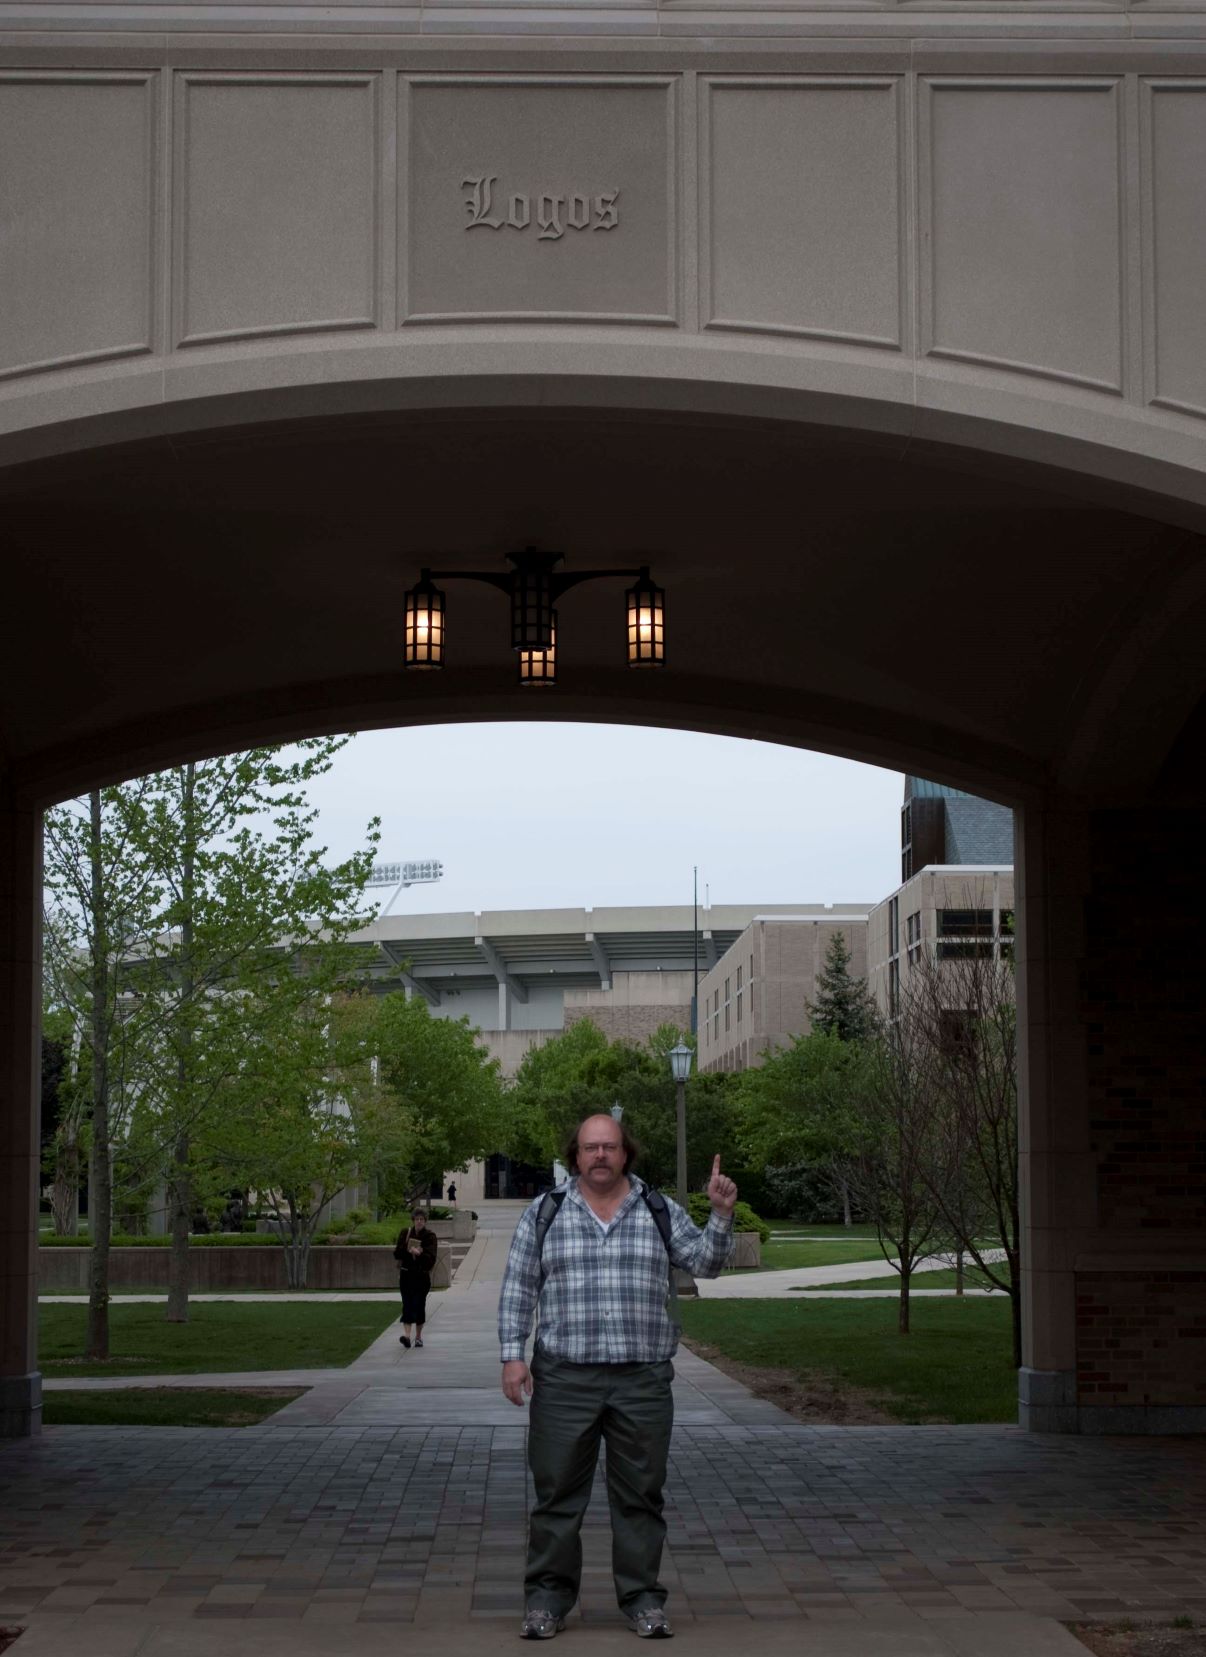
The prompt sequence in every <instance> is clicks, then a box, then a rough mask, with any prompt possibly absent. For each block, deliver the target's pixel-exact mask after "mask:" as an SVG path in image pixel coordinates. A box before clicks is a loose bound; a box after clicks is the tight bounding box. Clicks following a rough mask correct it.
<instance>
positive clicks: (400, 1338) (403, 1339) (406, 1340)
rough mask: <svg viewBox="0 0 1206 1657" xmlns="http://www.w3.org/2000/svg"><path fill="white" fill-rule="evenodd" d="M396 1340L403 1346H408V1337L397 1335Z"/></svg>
mask: <svg viewBox="0 0 1206 1657" xmlns="http://www.w3.org/2000/svg"><path fill="white" fill-rule="evenodd" d="M398 1339H399V1340H400V1341H401V1342H402V1345H403V1346H409V1345H410V1336H409V1335H399V1336H398Z"/></svg>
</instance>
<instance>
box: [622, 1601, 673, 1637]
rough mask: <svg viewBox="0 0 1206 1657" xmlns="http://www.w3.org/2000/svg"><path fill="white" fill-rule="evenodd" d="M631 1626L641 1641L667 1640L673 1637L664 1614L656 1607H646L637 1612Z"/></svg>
mask: <svg viewBox="0 0 1206 1657" xmlns="http://www.w3.org/2000/svg"><path fill="white" fill-rule="evenodd" d="M632 1626H633V1629H634V1630H635V1632H636V1633H637V1634H639V1635H640V1637H641V1639H642V1640H669V1639H672V1638H673V1636H674V1630H673V1629H672V1628H671V1626H670V1623H669V1621H668V1620H667V1617H666V1613H665V1612H664V1611H663V1610H662V1609H661V1607H660V1606H658V1605H647V1606H646V1607H645V1609H644V1610H643V1611H638V1612H637V1613H636V1614H635V1616H634V1617H633V1619H632Z"/></svg>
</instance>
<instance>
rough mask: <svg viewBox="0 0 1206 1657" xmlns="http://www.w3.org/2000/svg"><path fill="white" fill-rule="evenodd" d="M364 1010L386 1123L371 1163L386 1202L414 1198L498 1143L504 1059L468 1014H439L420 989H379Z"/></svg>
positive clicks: (376, 1096)
mask: <svg viewBox="0 0 1206 1657" xmlns="http://www.w3.org/2000/svg"><path fill="white" fill-rule="evenodd" d="M362 1010H364V1011H365V1012H366V1016H365V1019H364V1022H363V1026H362V1032H361V1039H362V1040H363V1042H364V1045H365V1048H366V1050H367V1051H369V1052H371V1053H372V1054H373V1056H374V1058H375V1060H376V1066H375V1069H376V1083H375V1088H374V1090H373V1096H372V1104H373V1107H374V1108H375V1110H376V1112H377V1115H378V1120H379V1124H380V1126H379V1130H378V1133H377V1138H376V1146H377V1149H376V1151H375V1153H374V1157H373V1161H372V1163H371V1167H372V1171H373V1173H374V1176H375V1178H376V1180H377V1183H378V1190H379V1196H380V1197H381V1198H382V1199H383V1202H384V1206H386V1207H391V1206H394V1203H395V1202H397V1200H398V1199H399V1198H400V1199H401V1201H402V1203H405V1204H410V1203H413V1202H414V1201H416V1200H417V1199H418V1198H419V1197H420V1196H421V1195H425V1194H426V1192H427V1191H428V1189H429V1188H430V1187H431V1186H432V1185H433V1184H435V1183H436V1182H437V1181H439V1180H441V1179H442V1178H443V1176H444V1175H445V1174H446V1173H447V1172H449V1171H450V1170H453V1169H455V1170H458V1171H459V1170H461V1169H463V1168H465V1167H466V1166H467V1165H468V1163H469V1162H470V1161H472V1160H473V1159H475V1158H477V1157H486V1156H489V1155H490V1154H491V1152H493V1151H495V1150H497V1148H498V1146H499V1143H500V1142H501V1140H502V1138H503V1134H504V1115H505V1112H504V1106H503V1090H502V1084H501V1082H500V1080H499V1074H498V1061H497V1060H496V1059H492V1058H491V1057H490V1055H489V1054H488V1053H487V1052H486V1050H485V1048H484V1047H480V1046H479V1045H478V1043H477V1039H476V1035H475V1032H474V1030H473V1029H472V1027H471V1026H470V1024H469V1021H468V1019H465V1018H433V1017H432V1015H431V1013H430V1011H429V1009H428V1006H427V1003H426V1002H425V1001H423V1000H421V999H420V998H419V997H418V996H415V997H413V998H412V999H410V1000H408V999H407V998H406V996H404V995H402V994H398V993H395V994H392V995H386V996H381V997H376V998H372V999H371V1000H367V1001H366V1004H365V1007H364V1008H363V1009H362ZM390 1197H392V1198H393V1199H394V1201H393V1202H391V1201H390V1200H388V1199H389V1198H390Z"/></svg>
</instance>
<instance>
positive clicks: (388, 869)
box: [365, 857, 444, 920]
mask: <svg viewBox="0 0 1206 1657" xmlns="http://www.w3.org/2000/svg"><path fill="white" fill-rule="evenodd" d="M443 878H444V865H443V864H442V863H441V862H440V861H439V859H438V858H435V857H424V858H416V859H414V860H412V861H411V862H409V863H374V864H373V868H372V872H371V873H370V875H369V877H368V879H367V881H365V887H366V889H368V890H373V889H377V888H380V887H383V886H392V887H393V892H392V893H391V894H390V900H389V902H388V903H387V904H386V905H385V908H384V909H382V911H381V915H388V914H389V912H390V910H391V908H392V907H393V904H394V900H395V898H396V897H397V896H398V893H399V892H400V891H402V889H403V887H406V886H430V885H432V884H433V883H434V882H435V881H437V880H443ZM381 915H378V917H377V919H378V920H380V919H381Z"/></svg>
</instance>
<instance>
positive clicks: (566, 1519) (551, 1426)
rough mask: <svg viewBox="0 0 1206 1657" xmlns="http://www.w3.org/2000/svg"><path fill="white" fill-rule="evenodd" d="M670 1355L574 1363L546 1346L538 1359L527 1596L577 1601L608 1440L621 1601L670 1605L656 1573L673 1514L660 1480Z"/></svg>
mask: <svg viewBox="0 0 1206 1657" xmlns="http://www.w3.org/2000/svg"><path fill="white" fill-rule="evenodd" d="M673 1378H674V1366H673V1364H671V1363H670V1361H669V1360H668V1359H667V1360H666V1361H664V1362H662V1363H652V1364H571V1363H566V1362H564V1361H563V1360H562V1359H560V1358H551V1357H549V1355H548V1354H547V1353H544V1352H537V1354H536V1356H535V1357H534V1358H533V1360H532V1379H533V1383H534V1390H533V1393H532V1406H531V1410H532V1418H531V1423H530V1426H529V1430H528V1466H529V1467H530V1468H531V1470H532V1483H533V1484H534V1486H535V1489H536V1505H535V1506H534V1507H533V1509H532V1517H531V1521H530V1524H529V1528H528V1567H527V1572H526V1575H525V1577H524V1591H525V1604H527V1605H529V1606H532V1605H541V1606H546V1607H547V1608H548V1609H549V1610H550V1611H552V1612H554V1613H556V1615H558V1616H564V1615H565V1614H566V1612H568V1611H570V1610H572V1609H573V1606H574V1602H575V1601H576V1600H577V1598H578V1590H579V1587H580V1586H581V1582H582V1536H581V1532H582V1520H583V1516H584V1515H585V1513H586V1507H587V1503H588V1502H589V1501H590V1488H591V1482H592V1480H593V1478H594V1472H595V1464H596V1462H597V1461H598V1459H599V1440H600V1439H603V1440H604V1441H605V1443H606V1445H607V1500H608V1503H609V1504H610V1507H611V1569H612V1575H613V1576H614V1577H615V1584H616V1599H617V1600H618V1601H619V1605H620V1609H621V1611H624V1612H626V1613H627V1614H628V1615H629V1616H635V1615H636V1613H637V1612H638V1611H641V1610H643V1609H644V1608H645V1607H647V1606H654V1605H659V1606H660V1605H663V1604H664V1603H665V1600H666V1590H665V1588H664V1587H663V1586H662V1584H661V1583H660V1582H659V1581H658V1575H657V1573H658V1569H659V1567H660V1565H661V1562H662V1545H663V1543H664V1542H665V1540H666V1522H665V1520H664V1519H663V1518H662V1490H663V1487H664V1485H665V1483H666V1461H667V1457H668V1455H669V1452H670V1429H671V1427H672V1425H673V1423H674V1404H673V1401H672V1399H671V1396H670V1382H671V1381H672V1380H673Z"/></svg>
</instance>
